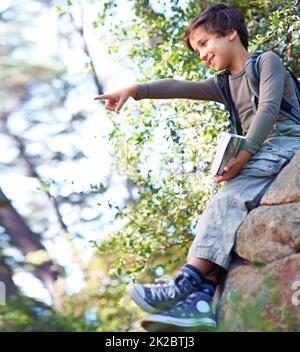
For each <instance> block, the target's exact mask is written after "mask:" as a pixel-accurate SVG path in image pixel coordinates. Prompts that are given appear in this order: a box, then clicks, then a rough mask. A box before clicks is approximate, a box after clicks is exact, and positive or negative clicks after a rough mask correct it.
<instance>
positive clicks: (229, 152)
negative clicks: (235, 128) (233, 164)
mask: <svg viewBox="0 0 300 352" xmlns="http://www.w3.org/2000/svg"><path fill="white" fill-rule="evenodd" d="M245 139H246V137H245V136H241V135H238V134H234V133H229V132H221V134H220V137H219V140H218V144H217V148H216V154H215V156H214V160H213V162H212V165H211V169H210V172H211V173H212V174H213V175H223V173H224V167H225V166H226V165H227V164H228V162H229V160H230V159H231V158H235V157H236V156H237V154H238V152H239V151H240V149H241V147H242V145H243V142H244V140H245Z"/></svg>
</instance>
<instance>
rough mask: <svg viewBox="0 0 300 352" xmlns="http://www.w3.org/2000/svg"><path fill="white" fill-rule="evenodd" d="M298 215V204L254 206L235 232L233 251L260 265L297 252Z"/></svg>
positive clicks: (298, 237) (299, 207)
mask: <svg viewBox="0 0 300 352" xmlns="http://www.w3.org/2000/svg"><path fill="white" fill-rule="evenodd" d="M299 215H300V203H292V204H282V205H277V206H260V207H258V208H256V209H253V210H252V211H251V212H250V213H249V214H248V216H247V217H246V219H245V221H244V223H243V225H242V226H241V227H240V229H239V231H238V233H237V238H236V248H235V250H236V252H237V253H238V254H239V256H241V257H242V258H245V259H247V260H249V261H250V262H259V263H260V262H262V263H263V264H267V263H271V262H273V261H274V260H277V259H280V258H282V257H285V256H287V255H291V254H294V253H297V252H299V251H300V217H299Z"/></svg>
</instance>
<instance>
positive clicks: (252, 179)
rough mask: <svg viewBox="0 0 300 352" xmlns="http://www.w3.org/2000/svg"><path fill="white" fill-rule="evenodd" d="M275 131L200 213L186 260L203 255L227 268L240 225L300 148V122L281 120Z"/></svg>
mask: <svg viewBox="0 0 300 352" xmlns="http://www.w3.org/2000/svg"><path fill="white" fill-rule="evenodd" d="M274 131H275V135H274V136H273V137H271V138H269V139H267V140H266V141H265V142H264V144H263V145H262V147H261V148H260V150H259V151H258V152H257V153H256V154H255V155H253V156H252V158H251V159H250V160H249V162H248V163H247V164H246V165H245V166H244V167H243V168H242V170H241V172H240V173H239V174H238V175H237V176H236V177H234V178H233V179H231V180H230V181H226V182H225V184H224V185H223V187H222V188H221V189H220V190H219V191H218V192H217V193H216V194H215V195H214V196H213V197H212V198H211V200H210V202H209V203H208V206H207V207H206V209H205V210H204V212H203V213H202V214H201V215H200V216H199V219H198V222H197V226H196V237H195V238H194V241H193V243H192V245H191V248H190V250H189V253H188V257H187V260H189V259H190V258H193V257H198V258H204V259H208V260H210V261H212V262H214V263H216V264H218V265H220V266H222V267H223V268H225V269H226V270H228V267H229V264H230V261H231V255H232V249H233V247H234V243H235V238H236V234H237V231H238V228H239V227H240V225H241V224H242V223H243V221H244V220H245V218H246V216H247V214H248V213H249V211H251V210H252V209H254V208H256V207H257V206H258V205H259V203H260V200H261V198H262V197H263V195H264V193H265V192H266V191H267V189H268V188H269V187H270V185H271V183H272V182H273V181H274V180H275V178H276V176H277V175H278V173H279V172H280V171H281V169H282V168H283V167H284V166H285V165H286V164H287V163H288V162H289V161H290V160H291V158H292V157H293V155H294V154H295V152H296V151H297V150H300V125H296V124H295V123H294V122H293V121H290V120H288V121H284V122H278V123H276V124H275V125H274Z"/></svg>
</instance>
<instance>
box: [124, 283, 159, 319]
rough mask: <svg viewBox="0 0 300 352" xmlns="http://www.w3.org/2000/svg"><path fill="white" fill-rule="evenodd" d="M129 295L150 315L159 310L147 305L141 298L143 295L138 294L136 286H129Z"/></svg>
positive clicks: (127, 289)
mask: <svg viewBox="0 0 300 352" xmlns="http://www.w3.org/2000/svg"><path fill="white" fill-rule="evenodd" d="M126 291H127V293H128V294H129V296H130V297H131V298H132V299H133V301H134V302H135V303H136V304H137V305H138V306H139V307H140V308H142V309H143V310H144V311H146V312H148V313H157V312H158V310H157V309H155V308H154V307H152V306H150V304H148V303H146V302H145V301H144V299H143V297H141V295H140V294H139V293H138V291H137V289H136V288H135V284H129V285H128V286H127V288H126Z"/></svg>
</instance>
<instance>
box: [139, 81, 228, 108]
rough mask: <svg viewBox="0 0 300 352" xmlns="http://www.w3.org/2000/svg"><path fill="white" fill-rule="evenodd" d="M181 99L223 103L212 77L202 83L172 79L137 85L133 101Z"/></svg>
mask: <svg viewBox="0 0 300 352" xmlns="http://www.w3.org/2000/svg"><path fill="white" fill-rule="evenodd" d="M145 98H148V99H169V98H183V99H194V100H210V101H217V102H219V103H224V102H223V100H222V99H221V97H220V96H219V94H218V91H217V89H216V87H215V83H214V80H213V77H210V78H207V79H204V80H202V81H187V80H177V79H173V78H165V79H159V80H156V81H151V82H149V83H142V84H138V89H137V94H136V96H135V97H134V99H135V100H140V99H145Z"/></svg>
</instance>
